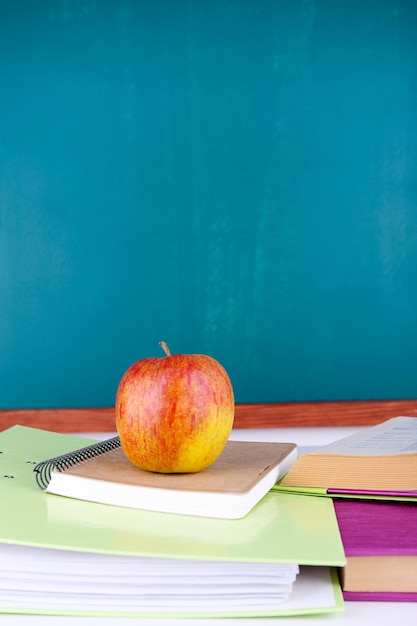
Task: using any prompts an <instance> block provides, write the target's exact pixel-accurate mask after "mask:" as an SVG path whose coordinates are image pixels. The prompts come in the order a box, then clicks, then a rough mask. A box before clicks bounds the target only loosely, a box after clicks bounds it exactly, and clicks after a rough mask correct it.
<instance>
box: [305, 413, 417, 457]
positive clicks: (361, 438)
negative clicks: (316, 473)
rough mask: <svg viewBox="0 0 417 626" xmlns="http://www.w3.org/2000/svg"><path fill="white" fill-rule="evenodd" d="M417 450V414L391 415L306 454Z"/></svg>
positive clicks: (382, 453)
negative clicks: (378, 422) (384, 419)
mask: <svg viewBox="0 0 417 626" xmlns="http://www.w3.org/2000/svg"><path fill="white" fill-rule="evenodd" d="M413 453H414V454H415V453H417V418H415V417H393V418H392V419H390V420H387V421H386V422H383V423H382V424H378V425H377V426H372V427H371V428H367V429H365V430H362V431H360V432H358V433H356V434H355V435H351V436H350V437H345V438H344V439H340V440H339V441H335V442H333V443H330V444H328V445H326V446H322V447H321V448H317V449H316V450H314V452H310V454H318V455H322V454H343V455H349V456H350V455H352V456H383V455H394V454H413Z"/></svg>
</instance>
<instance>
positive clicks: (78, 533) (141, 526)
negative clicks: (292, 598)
mask: <svg viewBox="0 0 417 626" xmlns="http://www.w3.org/2000/svg"><path fill="white" fill-rule="evenodd" d="M91 442H92V440H91V439H86V438H82V437H78V436H72V435H64V434H58V433H52V432H49V431H43V430H39V429H35V428H27V427H23V426H14V427H12V428H10V429H8V430H6V431H4V432H2V433H0V451H1V454H0V496H1V503H2V504H1V516H0V544H3V545H4V544H11V545H13V546H18V547H19V546H27V547H30V548H31V549H32V548H40V549H43V550H44V549H57V550H63V551H66V552H68V551H77V552H83V553H93V554H97V553H99V554H103V555H109V556H111V557H117V556H123V555H127V556H130V557H134V556H136V557H141V558H143V557H151V558H169V559H182V560H184V559H185V560H187V559H197V560H207V561H217V562H219V563H221V562H230V561H232V562H233V561H235V562H264V563H265V562H269V563H295V564H299V565H301V566H302V568H303V567H305V566H306V567H305V572H306V573H307V574H306V580H310V583H309V584H310V592H311V593H312V597H313V595H314V584H315V583H314V576H315V572H317V576H319V577H320V576H323V575H326V574H323V571H324V572H326V571H327V572H330V574H329V575H330V577H331V582H332V589H333V596H334V597H333V600H334V601H333V602H332V603H331V605H330V606H323V607H317V606H316V607H309V606H307V607H306V606H303V607H302V608H299V607H298V606H296V605H295V604H294V602H293V603H292V604H291V603H290V604H289V605H285V603H284V605H283V606H282V608H280V609H279V610H274V611H272V612H265V613H262V615H292V614H303V613H306V614H308V613H314V612H326V611H334V610H340V609H342V608H343V601H342V596H341V592H340V587H339V584H338V581H337V575H336V573H335V569H334V568H336V567H337V566H343V565H344V564H345V555H344V551H343V545H342V542H341V538H340V534H339V529H338V525H337V520H336V516H335V513H334V509H333V503H332V501H331V500H330V499H327V498H311V497H307V496H303V495H294V494H285V493H277V492H274V491H272V490H271V491H270V492H269V493H268V494H267V495H266V496H265V497H264V498H263V499H262V500H261V501H260V502H259V504H258V505H256V507H255V508H254V509H253V510H252V511H251V513H250V514H249V515H247V516H246V517H245V518H242V519H238V520H223V519H211V518H202V517H191V516H183V515H173V514H164V513H153V512H149V511H141V510H137V509H127V508H121V507H112V506H109V505H102V504H95V503H90V502H85V501H82V500H75V499H69V498H63V497H60V496H55V495H52V494H47V493H45V492H43V491H42V490H41V489H40V488H39V487H38V485H37V483H36V479H35V474H34V472H33V468H34V466H35V464H36V463H38V462H40V461H43V460H45V459H48V458H51V457H53V456H57V455H60V454H64V453H66V452H70V451H72V450H76V449H79V448H80V447H82V446H85V445H88V444H90V443H91ZM8 549H10V548H8ZM16 549H17V548H16ZM19 549H21V548H19ZM42 554H44V553H42V552H41V555H42ZM311 566H314V567H311ZM317 566H327V567H318V568H317ZM329 566H330V569H329ZM301 578H302V577H301ZM296 586H297V583H296V584H295V588H296ZM307 586H308V585H307ZM295 595H296V594H295ZM1 597H2V594H1V592H0V612H2V611H3V612H13V610H11V609H10V608H9V609H7V608H5V607H2V606H1V603H2V600H1ZM76 604H77V603H76V602H75V603H74V608H72V609H71V610H65V611H64V613H65V614H72V615H85V614H91V615H108V616H110V615H111V616H120V615H126V616H127V615H128V616H144V615H148V614H147V613H146V611H144V612H137V611H136V612H133V613H129V612H128V611H127V612H123V611H112V610H108V609H106V610H104V611H102V610H100V609H99V608H98V609H97V610H96V611H94V612H87V613H86V612H85V611H83V610H82V609H77V607H76ZM15 612H20V613H24V612H26V613H43V614H46V613H50V614H59V613H62V611H59V610H58V609H55V610H47V609H45V608H41V609H39V608H36V607H32V608H31V607H30V606H28V607H26V608H24V609H19V610H16V611H15ZM152 615H154V613H152ZM179 615H180V616H181V613H180V614H179ZM187 615H188V616H191V614H187ZM214 615H215V614H211V613H210V614H209V615H206V616H210V617H212V616H214ZM221 615H223V616H228V615H227V613H224V614H223V613H220V614H219V615H216V616H221ZM233 615H235V616H240V615H242V616H243V615H244V616H250V615H259V613H257V612H254V613H253V612H251V611H250V610H242V612H241V613H236V612H235V613H234V614H233ZM165 616H166V614H165ZM172 616H173V615H172V614H170V617H172ZM192 616H200V613H199V611H198V610H197V609H196V611H195V612H194V613H193V614H192Z"/></svg>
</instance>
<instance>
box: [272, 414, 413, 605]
mask: <svg viewBox="0 0 417 626" xmlns="http://www.w3.org/2000/svg"><path fill="white" fill-rule="evenodd" d="M273 489H275V490H277V491H280V492H287V493H290V492H291V493H294V494H311V495H316V496H328V497H331V498H332V500H333V502H334V507H335V511H336V516H337V519H338V524H339V528H340V534H341V537H342V541H343V546H344V550H345V554H346V564H345V565H344V566H343V567H341V568H340V569H339V574H340V580H341V585H342V589H343V594H344V598H345V599H346V600H377V601H384V600H386V601H397V602H398V601H410V602H415V601H417V418H414V417H403V416H400V417H396V418H392V419H390V420H387V421H385V422H383V423H381V424H378V425H377V426H374V427H371V428H367V429H364V430H362V431H359V432H358V433H357V434H355V435H353V436H351V437H346V438H343V439H341V440H339V441H336V442H334V443H332V444H329V445H327V446H323V447H321V448H319V449H316V450H315V451H314V452H311V453H309V454H305V455H302V456H300V457H299V458H298V459H297V461H296V462H295V463H294V464H293V465H292V467H291V468H290V470H289V471H288V473H287V474H286V476H285V477H284V478H283V479H282V480H280V481H279V483H278V485H276V486H275V487H274V488H273Z"/></svg>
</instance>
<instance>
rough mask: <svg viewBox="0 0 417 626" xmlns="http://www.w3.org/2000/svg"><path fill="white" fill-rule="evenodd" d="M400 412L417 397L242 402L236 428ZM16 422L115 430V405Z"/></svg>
mask: <svg viewBox="0 0 417 626" xmlns="http://www.w3.org/2000/svg"><path fill="white" fill-rule="evenodd" d="M397 415H408V416H410V417H415V416H416V417H417V400H382V401H379V400H378V401H351V402H294V403H271V404H238V405H236V414H235V422H234V427H235V428H285V427H304V428H305V427H309V426H311V427H313V426H314V427H317V426H323V427H326V426H366V425H373V424H377V423H379V422H382V421H384V420H386V419H389V418H390V417H396V416H397ZM14 424H21V425H23V426H33V427H36V428H44V429H46V430H54V431H57V432H113V431H115V420H114V408H113V407H103V408H80V409H33V410H30V409H23V410H3V411H0V430H4V429H5V428H9V427H10V426H13V425H14Z"/></svg>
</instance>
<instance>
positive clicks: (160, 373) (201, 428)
mask: <svg viewBox="0 0 417 626" xmlns="http://www.w3.org/2000/svg"><path fill="white" fill-rule="evenodd" d="M160 345H161V347H162V348H163V350H164V351H165V356H161V357H150V358H144V359H140V360H139V361H136V363H133V365H131V366H130V367H129V369H128V370H127V371H126V372H125V373H124V375H123V377H122V379H121V381H120V383H119V386H118V389H117V394H116V407H115V408H116V427H117V432H118V434H119V437H120V441H121V444H122V448H123V450H124V452H125V454H126V456H127V457H128V459H130V461H131V462H132V463H134V464H135V465H137V466H138V467H140V468H141V469H144V470H148V471H152V472H160V473H185V472H199V471H201V470H204V469H205V468H206V467H209V465H211V464H212V463H214V461H215V460H216V459H217V458H218V457H219V456H220V454H221V452H222V451H223V449H224V447H225V445H226V443H227V440H228V438H229V435H230V431H231V429H232V426H233V420H234V410H235V403H234V395H233V389H232V384H231V382H230V378H229V376H228V374H227V372H226V370H225V369H224V368H223V366H222V365H220V363H219V362H218V361H216V360H215V359H213V358H212V357H210V356H206V355H203V354H171V353H170V351H169V349H168V346H167V345H166V343H165V342H163V341H161V342H160Z"/></svg>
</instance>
